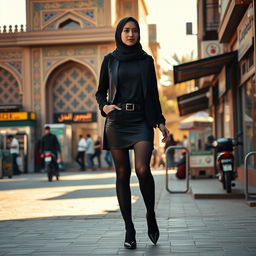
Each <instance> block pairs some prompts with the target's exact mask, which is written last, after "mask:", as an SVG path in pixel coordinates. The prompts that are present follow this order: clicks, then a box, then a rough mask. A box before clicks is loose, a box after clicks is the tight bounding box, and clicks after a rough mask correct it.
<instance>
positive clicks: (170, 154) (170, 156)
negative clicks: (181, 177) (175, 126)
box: [164, 134, 177, 168]
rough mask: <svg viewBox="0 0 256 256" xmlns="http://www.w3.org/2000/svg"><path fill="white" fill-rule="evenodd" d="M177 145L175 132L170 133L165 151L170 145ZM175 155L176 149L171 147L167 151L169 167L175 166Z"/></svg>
mask: <svg viewBox="0 0 256 256" xmlns="http://www.w3.org/2000/svg"><path fill="white" fill-rule="evenodd" d="M175 145H177V142H176V141H175V140H174V137H173V134H170V135H169V136H168V138H167V141H166V143H165V146H164V151H166V149H167V148H168V147H170V146H175ZM174 155H175V150H174V149H170V150H169V151H168V153H167V159H166V160H167V161H166V164H168V167H169V168H171V167H175V161H174Z"/></svg>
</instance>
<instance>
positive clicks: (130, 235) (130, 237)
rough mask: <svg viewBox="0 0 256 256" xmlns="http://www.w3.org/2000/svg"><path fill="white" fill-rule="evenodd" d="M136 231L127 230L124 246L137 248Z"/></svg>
mask: <svg viewBox="0 0 256 256" xmlns="http://www.w3.org/2000/svg"><path fill="white" fill-rule="evenodd" d="M135 235H136V231H135V230H126V233H125V241H124V247H125V248H126V249H136V247H137V243H136V239H135Z"/></svg>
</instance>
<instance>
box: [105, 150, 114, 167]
mask: <svg viewBox="0 0 256 256" xmlns="http://www.w3.org/2000/svg"><path fill="white" fill-rule="evenodd" d="M104 159H105V161H106V163H107V164H108V167H109V168H112V167H113V157H112V154H111V151H110V150H106V151H105V156H104Z"/></svg>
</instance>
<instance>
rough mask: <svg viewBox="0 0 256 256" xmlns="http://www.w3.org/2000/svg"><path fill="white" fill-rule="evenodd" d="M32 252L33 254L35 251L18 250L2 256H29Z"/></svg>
mask: <svg viewBox="0 0 256 256" xmlns="http://www.w3.org/2000/svg"><path fill="white" fill-rule="evenodd" d="M33 252H35V250H29V249H27V250H25V249H24V250H22V249H19V250H17V249H16V250H13V251H9V252H8V253H7V254H4V255H6V256H9V255H26V256H27V255H31V254H32V253H33Z"/></svg>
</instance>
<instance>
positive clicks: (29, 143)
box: [0, 112, 36, 173]
mask: <svg viewBox="0 0 256 256" xmlns="http://www.w3.org/2000/svg"><path fill="white" fill-rule="evenodd" d="M35 126H36V115H35V113H34V112H0V147H1V149H8V147H9V145H8V142H7V136H8V135H10V134H12V135H14V136H15V137H16V139H18V141H19V147H20V154H19V157H18V158H17V162H18V165H19V168H20V171H21V172H22V173H27V172H34V159H35Z"/></svg>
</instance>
